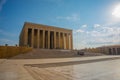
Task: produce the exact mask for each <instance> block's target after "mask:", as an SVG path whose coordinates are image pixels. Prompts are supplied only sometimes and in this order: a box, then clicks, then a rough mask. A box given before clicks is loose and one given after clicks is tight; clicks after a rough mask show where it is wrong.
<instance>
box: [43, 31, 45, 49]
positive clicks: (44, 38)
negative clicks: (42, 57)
mask: <svg viewBox="0 0 120 80" xmlns="http://www.w3.org/2000/svg"><path fill="white" fill-rule="evenodd" d="M43 48H45V30H43Z"/></svg>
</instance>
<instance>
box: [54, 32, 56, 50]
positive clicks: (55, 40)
mask: <svg viewBox="0 0 120 80" xmlns="http://www.w3.org/2000/svg"><path fill="white" fill-rule="evenodd" d="M54 48H55V49H56V32H55V31H54Z"/></svg>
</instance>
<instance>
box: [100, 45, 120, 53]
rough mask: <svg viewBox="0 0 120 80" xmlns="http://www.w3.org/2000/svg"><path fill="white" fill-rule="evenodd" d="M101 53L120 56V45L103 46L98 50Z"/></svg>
mask: <svg viewBox="0 0 120 80" xmlns="http://www.w3.org/2000/svg"><path fill="white" fill-rule="evenodd" d="M98 49H99V50H100V52H101V53H105V54H110V55H120V45H111V46H103V47H99V48H98Z"/></svg>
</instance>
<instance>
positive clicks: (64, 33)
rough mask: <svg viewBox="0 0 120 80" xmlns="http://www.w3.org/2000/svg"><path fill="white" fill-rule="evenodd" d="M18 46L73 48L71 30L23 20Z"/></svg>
mask: <svg viewBox="0 0 120 80" xmlns="http://www.w3.org/2000/svg"><path fill="white" fill-rule="evenodd" d="M19 45H20V46H30V47H33V48H43V49H68V50H71V49H73V38H72V30H69V29H64V28H58V27H54V26H48V25H42V24H35V23H30V22H25V23H24V26H23V29H22V31H21V33H20V37H19Z"/></svg>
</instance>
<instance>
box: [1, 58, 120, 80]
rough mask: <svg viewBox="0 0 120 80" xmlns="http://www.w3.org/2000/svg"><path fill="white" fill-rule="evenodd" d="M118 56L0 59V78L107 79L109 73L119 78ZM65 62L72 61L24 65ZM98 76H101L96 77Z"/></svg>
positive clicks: (40, 79) (28, 79) (4, 79)
mask: <svg viewBox="0 0 120 80" xmlns="http://www.w3.org/2000/svg"><path fill="white" fill-rule="evenodd" d="M112 58H116V60H115V59H114V60H105V61H101V62H93V63H89V64H88V63H86V64H77V65H76V64H74V62H80V61H85V60H88V61H89V60H96V59H112ZM119 58H120V56H95V57H82V58H59V59H56V58H55V59H5V60H4V59H0V80H105V79H106V80H109V76H110V78H111V75H113V77H118V79H117V78H115V79H113V78H111V79H110V80H120V78H119V76H120V75H119V74H118V73H119V71H120V70H119V67H120V63H119V62H120V60H119ZM67 62H73V63H72V64H70V65H64V66H51V67H49V66H48V67H46V65H44V66H43V67H39V65H38V66H37V67H33V66H25V65H26V64H32V65H34V64H55V63H58V64H59V63H63V64H66V63H67ZM55 65H56V64H55ZM111 70H112V71H111ZM95 74H97V76H95ZM98 74H99V75H98ZM114 74H115V75H114ZM100 76H103V77H102V78H100V79H98V78H99V77H100ZM104 76H105V77H104ZM97 77H98V78H97ZM88 78H89V79H88ZM94 78H95V79H94Z"/></svg>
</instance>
